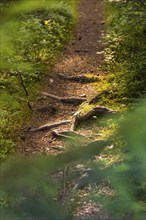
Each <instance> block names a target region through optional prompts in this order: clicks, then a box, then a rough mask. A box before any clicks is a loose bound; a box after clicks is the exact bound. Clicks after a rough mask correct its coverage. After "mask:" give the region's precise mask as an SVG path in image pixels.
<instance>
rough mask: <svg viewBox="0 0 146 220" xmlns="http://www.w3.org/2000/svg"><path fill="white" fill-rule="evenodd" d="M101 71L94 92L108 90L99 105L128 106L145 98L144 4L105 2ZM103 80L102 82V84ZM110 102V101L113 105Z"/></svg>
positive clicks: (145, 48)
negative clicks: (104, 65)
mask: <svg viewBox="0 0 146 220" xmlns="http://www.w3.org/2000/svg"><path fill="white" fill-rule="evenodd" d="M105 20H106V31H105V36H104V43H105V49H104V51H99V52H97V55H98V53H99V54H100V53H103V54H104V57H105V64H106V67H105V70H106V72H107V74H106V75H105V76H102V77H103V79H102V80H101V83H100V82H99V83H98V87H97V90H98V92H99V93H100V92H101V91H102V90H108V91H109V95H108V96H106V97H105V96H103V97H102V98H101V100H100V103H101V104H106V105H107V106H114V102H115V103H117V106H118V104H119V105H122V106H121V108H123V107H124V106H125V105H128V104H129V103H131V102H135V101H137V100H138V99H139V98H144V97H145V93H146V90H145V85H146V77H145V70H146V62H145V60H146V4H145V1H139V0H137V1H131V0H129V1H128V0H127V1H122V0H121V1H114V0H113V1H108V0H106V1H105ZM103 80H104V81H103ZM113 100H114V102H113Z"/></svg>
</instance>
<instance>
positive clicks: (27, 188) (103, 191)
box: [0, 104, 146, 220]
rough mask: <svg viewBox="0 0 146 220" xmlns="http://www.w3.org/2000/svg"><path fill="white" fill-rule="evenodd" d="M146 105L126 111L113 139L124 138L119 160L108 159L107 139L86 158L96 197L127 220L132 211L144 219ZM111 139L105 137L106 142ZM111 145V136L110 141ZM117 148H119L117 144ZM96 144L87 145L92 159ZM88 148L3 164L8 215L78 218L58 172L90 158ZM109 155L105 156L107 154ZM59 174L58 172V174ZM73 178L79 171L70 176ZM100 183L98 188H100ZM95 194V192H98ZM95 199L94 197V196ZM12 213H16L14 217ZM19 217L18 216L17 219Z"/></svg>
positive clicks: (4, 210) (112, 214)
mask: <svg viewBox="0 0 146 220" xmlns="http://www.w3.org/2000/svg"><path fill="white" fill-rule="evenodd" d="M144 115H145V105H144V104H141V105H140V106H138V107H137V108H134V109H133V110H132V111H130V112H129V113H128V114H126V115H125V116H124V119H123V120H122V121H121V122H120V123H119V126H118V129H117V130H116V132H115V134H114V136H112V138H111V139H110V140H113V139H115V138H116V137H117V135H118V137H121V141H122V143H125V144H124V145H123V146H122V147H121V154H120V157H119V159H118V161H116V162H115V161H113V162H112V163H110V164H109V163H107V161H108V159H109V155H107V161H106V160H105V159H104V158H105V156H106V155H105V152H108V151H109V147H108V146H107V147H106V146H105V147H106V151H103V150H102V149H101V150H99V148H101V143H100V144H99V146H98V145H96V148H97V150H96V152H95V155H96V157H97V156H99V153H100V157H98V160H94V161H93V160H88V161H87V160H86V162H85V164H86V166H88V167H89V166H90V167H91V168H92V173H93V175H90V177H89V181H88V182H89V183H90V184H91V186H94V187H93V188H92V190H90V193H89V195H90V200H92V201H94V202H97V204H99V203H100V204H102V205H103V208H104V210H105V212H106V213H107V214H108V216H109V218H110V219H119V220H123V219H125V218H126V216H130V219H132V220H137V219H140V220H143V219H144V214H145V212H146V210H145V196H146V187H145V186H146V184H145V183H146V179H145V173H146V167H145V123H144V121H143V117H144ZM106 143H107V142H104V144H106ZM109 144H111V141H110V142H108V143H107V144H106V145H109ZM113 144H114V147H113V149H112V150H114V151H116V149H115V148H117V147H119V146H116V145H115V143H113ZM92 147H93V146H90V147H88V149H86V158H90V155H91V151H92ZM84 154H85V147H83V148H80V150H79V151H76V150H71V151H69V152H66V153H64V154H59V155H58V156H38V157H33V158H20V157H19V158H12V159H11V160H7V161H5V162H3V163H2V164H1V180H2V186H1V200H0V202H1V210H2V212H1V213H2V214H1V217H2V218H3V219H5V218H8V219H9V218H10V217H13V216H15V217H14V219H17V218H20V219H23V218H28V219H40V218H46V217H47V218H48V216H49V217H50V218H51V219H58V218H60V219H73V217H72V214H70V215H69V214H68V211H67V209H66V208H65V206H66V207H69V206H70V204H72V200H70V199H68V200H67V201H66V202H64V205H62V203H61V202H59V200H57V198H58V197H57V192H58V189H59V187H60V185H61V184H62V182H61V179H60V177H59V176H57V175H55V174H56V172H57V170H58V169H59V170H60V167H62V169H64V167H65V166H66V165H68V164H69V163H71V162H75V161H79V160H81V161H82V163H83V160H82V159H83V158H85V155H84ZM103 154H104V157H103ZM52 174H54V175H52ZM70 178H71V179H72V180H75V179H76V178H77V179H79V176H76V175H74V176H73V175H72V174H71V175H70ZM95 185H96V187H95ZM92 193H93V194H92ZM88 199H89V197H88ZM9 216H10V217H9ZM12 219H13V218H12Z"/></svg>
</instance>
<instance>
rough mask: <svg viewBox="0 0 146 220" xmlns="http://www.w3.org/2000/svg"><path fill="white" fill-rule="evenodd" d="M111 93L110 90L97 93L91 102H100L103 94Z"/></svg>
mask: <svg viewBox="0 0 146 220" xmlns="http://www.w3.org/2000/svg"><path fill="white" fill-rule="evenodd" d="M109 94H111V91H110V90H103V91H102V92H101V93H99V94H97V95H96V96H94V97H93V98H91V99H90V100H89V102H88V103H89V104H95V103H96V102H98V101H99V100H100V99H101V98H102V97H103V96H107V95H109Z"/></svg>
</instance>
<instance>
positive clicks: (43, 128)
mask: <svg viewBox="0 0 146 220" xmlns="http://www.w3.org/2000/svg"><path fill="white" fill-rule="evenodd" d="M70 123H71V120H64V121H60V122H55V123H53V124H46V125H42V126H40V127H38V128H31V129H29V131H30V132H37V131H49V130H50V129H52V128H55V127H58V126H60V125H66V124H70Z"/></svg>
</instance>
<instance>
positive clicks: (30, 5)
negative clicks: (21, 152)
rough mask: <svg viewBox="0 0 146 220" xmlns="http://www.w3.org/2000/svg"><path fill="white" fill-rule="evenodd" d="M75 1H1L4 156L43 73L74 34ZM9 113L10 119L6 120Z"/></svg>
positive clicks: (2, 137) (2, 141)
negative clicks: (72, 33)
mask: <svg viewBox="0 0 146 220" xmlns="http://www.w3.org/2000/svg"><path fill="white" fill-rule="evenodd" d="M75 5H76V1H74V2H72V1H66V0H64V1H62V2H61V3H60V1H58V0H53V1H37V0H35V1H27V0H23V1H3V2H2V3H1V4H0V7H1V12H2V13H1V50H0V56H1V60H0V64H1V67H0V72H1V74H0V92H1V94H2V95H1V97H0V104H1V107H0V108H1V115H2V121H3V122H4V123H3V125H0V128H1V135H0V139H1V153H0V158H4V155H7V153H4V152H9V149H11V148H12V146H14V139H15V137H16V135H12V134H16V131H17V130H18V129H19V128H20V126H21V124H22V122H23V121H24V119H25V118H27V117H28V115H29V111H28V109H27V102H28V101H29V102H31V101H33V100H34V99H35V97H36V94H37V92H38V91H37V90H38V87H39V86H40V82H41V78H42V75H43V74H45V73H46V72H48V70H49V69H50V68H51V67H52V65H53V64H54V63H55V61H56V60H57V58H58V56H59V54H60V53H61V51H62V48H63V45H64V44H65V43H66V42H67V41H68V40H69V38H70V36H71V30H72V28H73V25H74V23H75V16H76V15H75ZM22 81H23V84H24V86H25V88H26V90H27V93H28V94H27V95H26V91H25V90H24V86H23V85H22ZM34 94H35V95H34ZM7 115H8V116H9V117H8V118H9V123H6V122H7ZM8 130H9V131H8ZM8 133H9V135H8ZM11 142H12V143H11ZM4 149H5V150H4Z"/></svg>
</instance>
